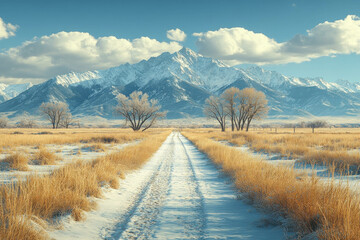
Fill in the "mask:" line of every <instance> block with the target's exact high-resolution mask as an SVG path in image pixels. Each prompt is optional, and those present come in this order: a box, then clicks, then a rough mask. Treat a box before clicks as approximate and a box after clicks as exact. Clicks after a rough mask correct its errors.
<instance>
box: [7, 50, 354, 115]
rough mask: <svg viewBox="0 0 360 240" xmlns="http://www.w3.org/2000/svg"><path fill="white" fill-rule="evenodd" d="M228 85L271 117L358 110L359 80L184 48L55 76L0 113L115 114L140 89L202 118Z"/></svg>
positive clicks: (176, 110) (172, 109)
mask: <svg viewBox="0 0 360 240" xmlns="http://www.w3.org/2000/svg"><path fill="white" fill-rule="evenodd" d="M232 86H235V87H238V88H240V89H242V88H245V87H253V88H256V89H257V90H260V91H263V92H264V93H265V94H266V96H267V98H268V100H269V106H270V112H269V114H270V115H273V116H274V115H276V116H284V117H286V116H292V115H316V116H345V115H358V114H359V113H360V84H356V83H350V82H346V81H339V82H337V83H330V82H326V81H325V80H323V79H321V78H314V79H307V78H295V77H287V76H284V75H282V74H280V73H277V72H274V71H267V70H264V69H262V68H260V67H250V68H247V69H241V68H236V67H230V66H227V65H226V64H224V63H223V62H221V61H218V60H215V59H211V58H206V57H203V56H201V55H200V54H197V53H195V52H193V51H192V50H190V49H187V48H183V49H182V50H180V51H179V52H176V53H173V54H170V53H164V54H162V55H160V56H158V57H153V58H150V59H149V60H147V61H145V60H144V61H141V62H139V63H136V64H132V65H130V64H124V65H120V66H118V67H114V68H110V69H107V70H99V71H88V72H84V73H74V72H72V73H68V74H65V75H59V76H56V77H54V78H52V79H50V80H48V81H46V82H44V83H41V84H38V85H35V86H32V87H30V88H29V89H27V90H26V91H24V92H22V93H21V94H19V95H18V96H15V95H14V97H13V98H12V99H10V100H8V101H5V102H3V103H1V104H0V112H12V116H15V115H16V114H19V113H22V112H23V111H27V112H30V113H33V114H36V113H38V109H39V106H40V105H41V103H42V102H47V101H64V102H67V103H68V104H69V106H70V109H71V111H72V113H73V114H75V115H79V116H88V115H92V116H102V117H105V118H114V117H116V116H115V115H114V113H113V108H114V106H115V105H116V96H117V95H118V94H119V93H123V94H125V95H128V94H130V93H131V92H133V91H134V90H140V91H143V92H146V93H148V94H149V96H150V98H154V99H157V100H158V101H159V102H160V104H161V105H162V109H163V110H167V111H168V115H167V117H168V118H182V117H202V116H203V104H204V101H205V99H206V98H208V97H209V96H210V95H219V94H221V93H222V92H223V91H224V90H225V89H227V88H229V87H232ZM5 100H6V99H5Z"/></svg>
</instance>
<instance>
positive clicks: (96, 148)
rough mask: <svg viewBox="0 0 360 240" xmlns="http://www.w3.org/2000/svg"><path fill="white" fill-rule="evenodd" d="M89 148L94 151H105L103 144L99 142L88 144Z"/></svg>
mask: <svg viewBox="0 0 360 240" xmlns="http://www.w3.org/2000/svg"><path fill="white" fill-rule="evenodd" d="M90 149H91V151H95V152H105V151H106V147H105V145H104V144H103V143H101V142H98V143H95V144H92V145H90Z"/></svg>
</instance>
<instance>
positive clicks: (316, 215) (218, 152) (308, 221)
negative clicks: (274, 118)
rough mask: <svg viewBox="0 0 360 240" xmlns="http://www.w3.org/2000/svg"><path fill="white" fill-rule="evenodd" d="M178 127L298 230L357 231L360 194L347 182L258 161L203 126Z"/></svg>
mask: <svg viewBox="0 0 360 240" xmlns="http://www.w3.org/2000/svg"><path fill="white" fill-rule="evenodd" d="M183 133H184V135H185V136H186V137H188V138H189V139H190V140H191V141H192V142H193V143H194V144H195V145H196V146H197V147H198V148H199V149H200V150H201V151H203V152H204V153H206V154H207V155H208V156H209V158H210V159H211V160H212V161H213V162H214V163H216V164H217V165H219V166H221V167H222V169H223V171H224V172H226V173H227V174H229V175H230V176H232V177H233V178H234V181H235V184H236V187H237V188H238V189H239V190H240V191H241V192H243V193H246V194H247V197H248V198H249V199H252V200H253V201H254V202H257V203H258V204H259V205H261V206H263V207H264V208H267V209H271V210H273V211H276V212H278V213H279V214H281V215H285V216H286V217H288V218H291V219H293V220H294V221H295V222H296V223H297V226H298V227H299V231H300V232H302V233H303V234H308V233H312V232H316V234H317V236H318V237H319V238H320V239H354V240H355V239H358V237H359V236H360V199H359V194H358V193H356V192H354V191H352V190H351V189H350V188H349V187H346V186H343V185H339V184H335V183H334V182H331V181H330V182H327V183H324V182H322V181H319V178H317V177H307V176H303V175H300V173H298V172H297V171H296V170H294V169H292V168H287V167H282V166H275V165H272V164H269V163H267V162H266V161H261V160H259V159H257V158H255V157H253V156H250V155H249V154H247V153H245V152H242V151H238V150H236V149H234V148H233V147H230V146H225V145H223V144H220V143H218V142H216V141H214V140H212V139H211V138H214V135H212V136H209V135H208V134H207V132H204V131H202V133H201V132H198V133H196V132H195V133H194V131H193V130H187V131H184V132H183ZM220 136H221V135H220ZM249 136H251V135H249ZM245 137H246V136H244V138H245Z"/></svg>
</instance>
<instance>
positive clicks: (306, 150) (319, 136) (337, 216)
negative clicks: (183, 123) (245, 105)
mask: <svg viewBox="0 0 360 240" xmlns="http://www.w3.org/2000/svg"><path fill="white" fill-rule="evenodd" d="M170 132H171V129H150V130H149V131H146V132H133V131H130V130H128V129H68V130H63V129H61V130H48V129H46V130H44V129H2V130H1V131H0V139H1V140H0V147H1V153H2V154H5V153H6V154H7V155H6V157H4V158H3V160H2V161H3V162H4V163H6V164H8V165H9V166H10V167H11V169H13V170H12V171H17V170H21V171H29V167H31V166H33V165H32V164H38V165H40V166H42V165H49V164H50V165H56V164H58V161H60V159H58V156H57V155H56V151H54V150H53V149H54V148H53V146H69V145H79V146H80V147H79V148H76V149H79V150H77V151H79V152H76V153H74V156H77V159H78V160H76V161H73V162H69V163H67V164H64V165H61V166H60V167H59V168H56V169H54V170H53V171H52V173H51V174H48V175H37V174H30V175H28V177H27V178H26V179H25V180H21V181H20V180H19V181H14V182H13V183H11V184H3V185H1V186H0V198H1V199H2V201H1V202H0V236H1V239H48V235H47V233H46V232H47V229H48V228H49V227H55V226H56V224H57V223H56V221H54V219H57V218H58V217H60V216H71V218H72V219H74V220H76V221H81V220H83V219H84V212H85V211H90V210H93V209H96V204H95V202H96V201H95V199H97V198H101V196H102V192H103V187H108V188H118V187H119V186H120V184H121V181H120V179H121V178H123V177H124V176H126V174H127V173H128V172H130V171H132V170H134V169H137V168H139V167H141V166H142V165H143V164H144V163H145V162H146V161H147V160H148V159H149V158H150V157H151V156H152V155H153V154H154V153H155V152H156V151H157V149H158V148H159V147H160V146H161V145H162V143H163V141H164V140H165V138H166V137H167V136H168V135H169V133H170ZM181 132H182V133H183V134H184V136H186V137H187V138H188V139H189V140H191V141H192V142H193V143H194V144H195V145H196V147H197V148H198V149H199V150H200V151H202V152H204V153H205V154H206V155H207V156H208V157H209V158H210V159H211V160H212V161H213V162H214V163H215V164H216V165H218V166H220V167H221V169H222V170H223V171H224V172H225V173H226V174H228V175H229V176H231V177H232V179H233V181H234V183H235V186H236V187H237V189H238V191H239V192H241V193H242V194H243V195H244V196H245V197H246V198H247V199H250V200H251V202H252V203H254V204H255V205H256V206H259V207H261V208H264V209H266V211H270V212H273V213H276V214H277V215H279V216H282V217H284V218H285V219H291V220H292V221H293V222H294V223H295V225H296V227H297V228H296V231H298V232H299V233H300V234H299V236H306V235H308V234H315V235H316V236H317V237H318V238H319V239H334V240H335V239H336V240H337V239H358V236H360V227H359V226H360V198H359V196H360V195H359V194H360V192H359V191H357V190H356V189H354V188H352V187H351V186H350V185H347V184H343V183H339V182H337V181H335V179H333V178H331V176H330V177H329V178H327V179H326V181H324V180H323V179H321V178H320V177H317V176H315V175H307V174H304V173H303V172H301V171H299V170H298V169H295V168H291V167H286V166H283V165H274V164H271V163H269V162H268V161H266V160H264V159H263V158H260V157H259V158H258V157H256V156H255V155H251V154H249V153H247V152H246V151H239V149H237V148H236V146H243V145H246V146H248V147H249V148H250V149H251V150H252V151H255V152H261V153H264V154H273V153H276V154H279V155H281V156H282V157H283V158H285V159H297V161H299V162H302V163H306V164H320V165H324V166H327V167H329V169H330V168H331V167H332V169H333V170H334V171H337V172H342V173H343V174H354V175H356V174H358V172H357V168H358V167H359V166H360V155H359V153H360V151H359V148H360V141H359V140H360V135H359V133H360V130H359V129H316V131H315V133H314V134H313V133H311V129H297V131H296V133H293V129H277V130H276V132H275V130H274V129H271V131H270V129H251V131H250V132H229V131H228V132H225V133H223V132H220V131H219V130H218V129H183V130H181ZM130 142H132V143H133V144H130V145H127V146H125V147H124V148H122V149H119V150H116V151H113V152H108V148H109V144H110V145H114V146H116V145H121V144H124V143H130ZM223 142H228V143H229V145H225V144H223ZM230 144H231V145H230ZM234 146H235V147H234ZM28 147H31V148H32V149H33V152H31V153H30V152H28V151H21V150H22V149H27V148H28ZM19 149H20V150H19ZM74 149H75V148H74ZM82 149H83V151H85V149H87V150H88V151H90V153H94V154H95V153H96V154H99V153H102V154H103V155H101V156H100V157H97V158H95V159H92V160H89V161H84V160H83V159H82V158H84V156H85V155H82V153H81V151H82ZM115 149H116V148H115ZM4 156H5V155H4ZM346 169H348V170H347V171H345V170H346ZM349 169H351V171H349ZM39 193H41V194H39Z"/></svg>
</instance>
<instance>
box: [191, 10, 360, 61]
mask: <svg viewBox="0 0 360 240" xmlns="http://www.w3.org/2000/svg"><path fill="white" fill-rule="evenodd" d="M193 35H194V36H195V37H197V38H198V39H197V42H196V44H197V47H198V49H199V52H200V53H201V54H203V55H205V56H210V57H214V58H217V59H221V60H223V61H225V62H226V63H228V64H230V65H236V64H241V63H254V64H260V65H261V64H280V63H290V62H297V63H299V62H304V61H309V60H311V59H313V58H318V57H322V56H333V55H334V54H350V53H355V54H360V18H359V17H358V16H355V15H349V16H347V17H346V18H345V19H341V20H337V21H334V22H328V21H326V22H324V23H320V24H318V25H316V26H315V27H314V28H313V29H311V30H308V31H307V34H306V35H301V34H299V35H296V36H294V37H293V38H292V39H290V40H289V41H287V42H281V43H279V42H277V41H275V40H274V39H272V38H269V37H268V36H266V35H264V34H262V33H254V32H252V31H249V30H247V29H244V28H240V27H239V28H221V29H219V30H217V31H209V32H205V33H194V34H193Z"/></svg>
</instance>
